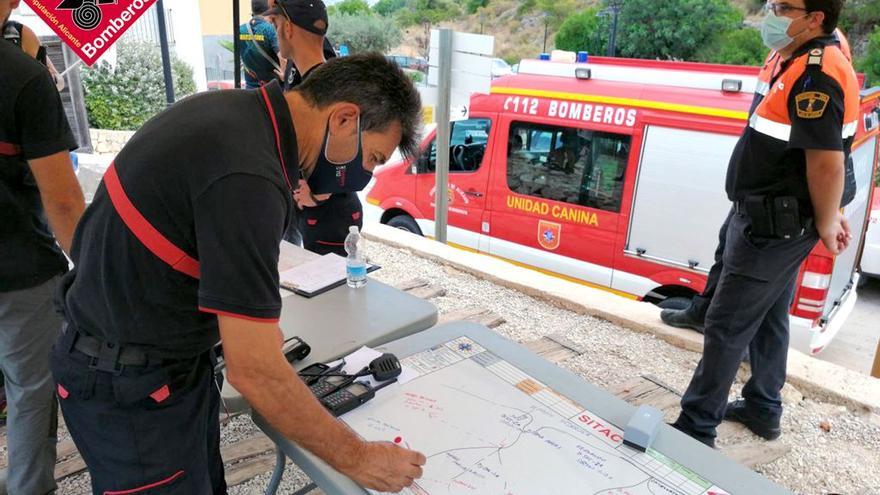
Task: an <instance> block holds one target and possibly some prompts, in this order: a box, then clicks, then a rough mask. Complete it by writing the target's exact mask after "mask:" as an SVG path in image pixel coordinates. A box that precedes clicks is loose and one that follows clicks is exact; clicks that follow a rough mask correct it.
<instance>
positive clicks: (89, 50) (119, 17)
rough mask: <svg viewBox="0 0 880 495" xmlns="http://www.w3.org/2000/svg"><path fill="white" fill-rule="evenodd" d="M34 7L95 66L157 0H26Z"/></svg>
mask: <svg viewBox="0 0 880 495" xmlns="http://www.w3.org/2000/svg"><path fill="white" fill-rule="evenodd" d="M26 1H27V3H28V4H30V6H31V9H33V11H34V12H36V13H37V15H39V16H40V17H42V18H43V21H45V22H46V24H47V25H48V26H49V27H50V28H52V30H53V31H55V33H56V34H57V35H58V37H59V38H61V40H62V41H64V42H65V43H67V45H68V46H70V48H71V49H72V50H73V51H74V52H75V53H76V54H77V55H79V58H81V59H82V60H83V61H84V62H85V63H86V64H87V65H92V64H94V63H95V61H96V60H98V58H99V57H100V56H101V55H102V54H103V53H104V52H105V51H107V49H108V48H110V46H111V45H113V43H116V42H117V41H119V38H121V37H122V34H123V33H124V32H125V31H127V30H128V28H130V27H131V26H132V24H134V22H135V21H137V20H138V18H139V17H140V16H141V15H143V13H144V12H146V11H147V9H149V8H150V7H152V6H153V4H154V3H156V0H26Z"/></svg>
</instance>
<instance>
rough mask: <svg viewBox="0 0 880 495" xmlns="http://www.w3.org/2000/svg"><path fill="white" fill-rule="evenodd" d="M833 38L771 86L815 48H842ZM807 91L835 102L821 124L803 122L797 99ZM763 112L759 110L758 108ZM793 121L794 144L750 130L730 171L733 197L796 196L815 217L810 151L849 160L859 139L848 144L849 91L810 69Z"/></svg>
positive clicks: (792, 108)
mask: <svg viewBox="0 0 880 495" xmlns="http://www.w3.org/2000/svg"><path fill="white" fill-rule="evenodd" d="M837 44H838V41H837V40H836V39H835V38H834V37H833V36H825V37H821V38H817V39H814V40H812V41H810V42H808V43H806V44H804V46H802V47H801V48H799V49H798V50H797V52H795V53H794V54H793V55H792V57H791V58H790V59H789V60H788V61H785V62H781V63H783V64H785V65H783V67H782V70H780V71H779V74H778V75H777V77H776V78H774V79H773V81H772V82H771V85H772V84H773V83H775V82H776V81H777V80H778V78H779V77H780V76H781V75H782V74H784V73H785V71H786V70H788V64H789V63H790V62H791V61H792V60H794V59H796V58H798V57H800V56H802V55H804V54H805V53H807V52H808V51H809V50H812V49H813V48H820V47H825V46H828V45H837ZM803 90H809V91H819V92H822V93H825V94H827V95H829V96H830V101H829V102H828V106H827V108H826V110H825V112H824V113H823V115H822V116H821V117H820V118H815V119H804V118H800V117H799V116H798V112H797V111H796V109H797V106H796V105H797V103H796V101H795V97H796V96H797V95H798V94H799V93H800V92H801V91H803ZM754 107H757V105H754ZM788 109H789V115H791V134H790V137H789V140H788V142H785V141H782V140H779V139H776V138H773V137H771V136H768V135H766V134H762V133H760V132H757V131H755V130H754V129H752V128H751V127H748V126H747V127H746V128H745V131H743V134H742V136H741V137H740V139H739V141H738V142H737V144H736V147H735V148H734V150H733V154H732V155H731V159H730V165H729V166H728V169H727V185H726V190H727V196H728V198H729V199H730V200H731V201H741V200H743V199H745V198H746V197H747V196H750V195H766V196H771V197H779V196H795V197H797V198H798V199H799V200H800V201H799V204H800V207H801V212H802V213H803V214H805V215H807V216H811V215H812V212H813V206H812V202H811V200H810V191H809V187H808V185H807V162H806V155H805V153H804V150H808V149H809V150H834V151H843V152H844V155H845V156H844V159H845V160H849V159H850V158H849V153H850V147H851V145H852V141H853V138H852V137H850V138H847V139H843V125H844V122H843V118H844V94H843V88H841V86H840V84H839V83H838V82H837V81H835V80H834V79H833V78H832V77H831V76H829V75H827V74H825V73H824V72H822V70H821V67H819V66H814V65H808V66H807V68H806V70H805V71H804V73H803V75H801V76H800V78H799V79H797V81H796V82H795V86H794V89H793V90H792V91H791V94H790V97H789V101H788Z"/></svg>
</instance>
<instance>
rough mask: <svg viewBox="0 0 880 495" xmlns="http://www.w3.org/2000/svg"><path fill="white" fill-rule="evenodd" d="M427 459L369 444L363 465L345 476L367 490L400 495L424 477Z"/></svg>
mask: <svg viewBox="0 0 880 495" xmlns="http://www.w3.org/2000/svg"><path fill="white" fill-rule="evenodd" d="M425 462H426V459H425V456H424V455H422V454H420V453H419V452H415V451H413V450H407V449H404V448H402V447H398V446H397V445H394V444H393V443H390V442H369V443H367V444H366V448H365V449H364V451H363V454H362V456H361V460H360V462H358V463H357V464H355V465H354V466H353V467H352V468H351V469H350V470H348V471H347V472H345V471H343V473H342V474H344V475H346V476H348V477H349V478H351V479H352V480H353V481H354V482H356V483H357V484H359V485H361V486H363V487H364V488H372V489H373V490H379V491H383V492H390V493H397V492H399V491H401V490H403V489H404V488H406V487H408V486H410V485H412V483H413V480H415V479H417V478H421V477H422V466H424V465H425Z"/></svg>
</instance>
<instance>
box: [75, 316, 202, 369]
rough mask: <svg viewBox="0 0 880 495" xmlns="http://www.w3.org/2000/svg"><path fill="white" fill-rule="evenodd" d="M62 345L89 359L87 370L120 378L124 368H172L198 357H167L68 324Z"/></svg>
mask: <svg viewBox="0 0 880 495" xmlns="http://www.w3.org/2000/svg"><path fill="white" fill-rule="evenodd" d="M61 343H62V345H63V346H64V348H65V349H67V351H68V352H72V351H74V350H75V351H78V352H79V353H80V354H82V355H84V356H85V357H86V358H88V367H89V369H91V370H93V371H102V372H105V373H111V374H114V375H119V374H121V373H122V371H123V370H124V369H125V368H127V367H135V368H146V367H149V366H171V365H175V364H182V363H185V362H192V363H195V362H196V361H197V360H198V358H199V357H200V356H194V357H191V358H169V357H167V356H161V355H159V354H157V353H155V352H151V351H149V350H147V349H146V348H144V347H141V346H137V345H119V344H114V343H112V342H107V341H104V340H101V339H98V338H96V337H92V336H91V335H87V334H85V333H83V332H82V331H80V330H78V329H77V328H75V327H73V326H72V325H70V324H66V325H65V330H64V335H63V336H62V337H61Z"/></svg>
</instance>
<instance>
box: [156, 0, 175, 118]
mask: <svg viewBox="0 0 880 495" xmlns="http://www.w3.org/2000/svg"><path fill="white" fill-rule="evenodd" d="M156 20H157V21H158V22H159V47H160V48H161V49H162V74H163V75H164V76H165V101H166V102H167V103H168V105H169V106H170V105H171V104H172V103H174V77H173V76H172V75H171V55H170V54H169V53H168V33H167V32H166V31H165V5H164V4H163V2H162V0H158V1H157V2H156Z"/></svg>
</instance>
